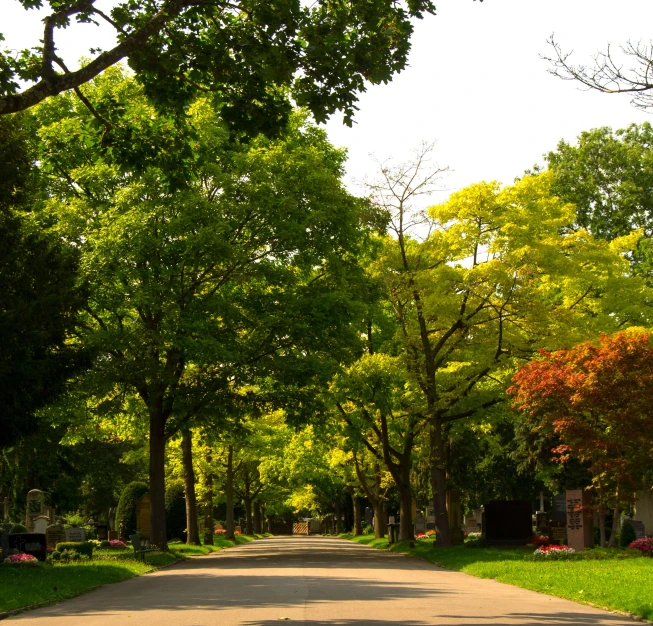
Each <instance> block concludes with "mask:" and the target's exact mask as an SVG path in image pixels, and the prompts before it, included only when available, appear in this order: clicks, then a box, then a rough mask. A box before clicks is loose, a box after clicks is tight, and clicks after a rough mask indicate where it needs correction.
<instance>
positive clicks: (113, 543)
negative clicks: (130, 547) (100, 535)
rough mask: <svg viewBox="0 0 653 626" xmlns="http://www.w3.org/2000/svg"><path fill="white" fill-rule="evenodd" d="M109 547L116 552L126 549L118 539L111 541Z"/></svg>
mask: <svg viewBox="0 0 653 626" xmlns="http://www.w3.org/2000/svg"><path fill="white" fill-rule="evenodd" d="M109 547H110V548H114V549H118V550H123V549H124V548H126V547H127V544H126V543H125V542H124V541H120V539H111V540H110V541H109Z"/></svg>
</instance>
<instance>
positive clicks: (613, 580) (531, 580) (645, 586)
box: [340, 535, 653, 620]
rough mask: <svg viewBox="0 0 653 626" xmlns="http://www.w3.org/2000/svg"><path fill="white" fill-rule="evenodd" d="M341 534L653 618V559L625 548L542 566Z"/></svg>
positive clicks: (496, 552) (506, 554)
mask: <svg viewBox="0 0 653 626" xmlns="http://www.w3.org/2000/svg"><path fill="white" fill-rule="evenodd" d="M340 536H341V537H342V538H343V539H350V540H351V541H355V542H357V543H361V544H364V545H369V546H371V547H373V548H379V549H382V550H388V549H389V550H391V551H392V552H400V553H404V554H409V555H410V556H415V557H419V558H421V559H424V560H426V561H429V562H430V563H433V564H435V565H440V566H442V567H446V568H447V569H452V570H457V571H460V572H465V573H466V574H471V575H472V576H478V577H479V578H494V579H495V580H498V581H499V582H502V583H507V584H509V585H515V586H517V587H523V588H524V589H531V590H533V591H539V592H541V593H547V594H550V595H552V596H558V597H560V598H567V599H568V600H573V601H575V602H580V603H582V604H590V605H592V606H595V607H599V608H604V609H609V610H613V611H620V612H624V613H628V614H631V615H635V616H638V617H642V618H644V619H647V620H653V559H650V558H645V557H640V558H623V557H624V552H623V551H621V550H614V551H613V552H611V553H609V552H607V551H602V556H603V557H604V558H600V559H587V560H573V561H548V562H542V561H532V560H528V557H530V556H531V555H532V550H530V549H528V550H524V549H512V550H509V549H501V548H466V547H465V546H455V547H453V548H433V544H432V542H431V541H428V542H427V541H415V547H414V548H411V547H410V546H409V542H407V541H402V542H400V543H396V544H394V545H392V546H391V547H389V546H388V540H387V539H374V536H373V535H363V536H361V537H352V536H351V535H340Z"/></svg>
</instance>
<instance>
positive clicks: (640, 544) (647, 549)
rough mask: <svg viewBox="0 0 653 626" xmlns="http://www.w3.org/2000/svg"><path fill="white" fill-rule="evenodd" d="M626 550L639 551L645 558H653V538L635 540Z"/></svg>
mask: <svg viewBox="0 0 653 626" xmlns="http://www.w3.org/2000/svg"><path fill="white" fill-rule="evenodd" d="M628 548H630V549H631V550H639V551H640V552H641V553H642V554H644V555H646V556H653V537H643V538H642V539H635V541H632V542H631V543H630V544H629V545H628Z"/></svg>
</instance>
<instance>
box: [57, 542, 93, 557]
mask: <svg viewBox="0 0 653 626" xmlns="http://www.w3.org/2000/svg"><path fill="white" fill-rule="evenodd" d="M94 547H95V545H94V544H93V543H91V542H90V541H62V542H60V543H58V544H57V545H56V550H57V552H60V553H62V554H63V553H64V552H65V551H71V552H76V553H77V554H81V555H84V556H87V557H89V558H91V557H92V556H93V548H94Z"/></svg>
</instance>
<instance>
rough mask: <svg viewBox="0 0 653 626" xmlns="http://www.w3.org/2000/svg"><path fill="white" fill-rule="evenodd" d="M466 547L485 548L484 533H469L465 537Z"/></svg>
mask: <svg viewBox="0 0 653 626" xmlns="http://www.w3.org/2000/svg"><path fill="white" fill-rule="evenodd" d="M465 547H466V548H485V535H484V534H483V533H469V534H468V535H467V537H465Z"/></svg>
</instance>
